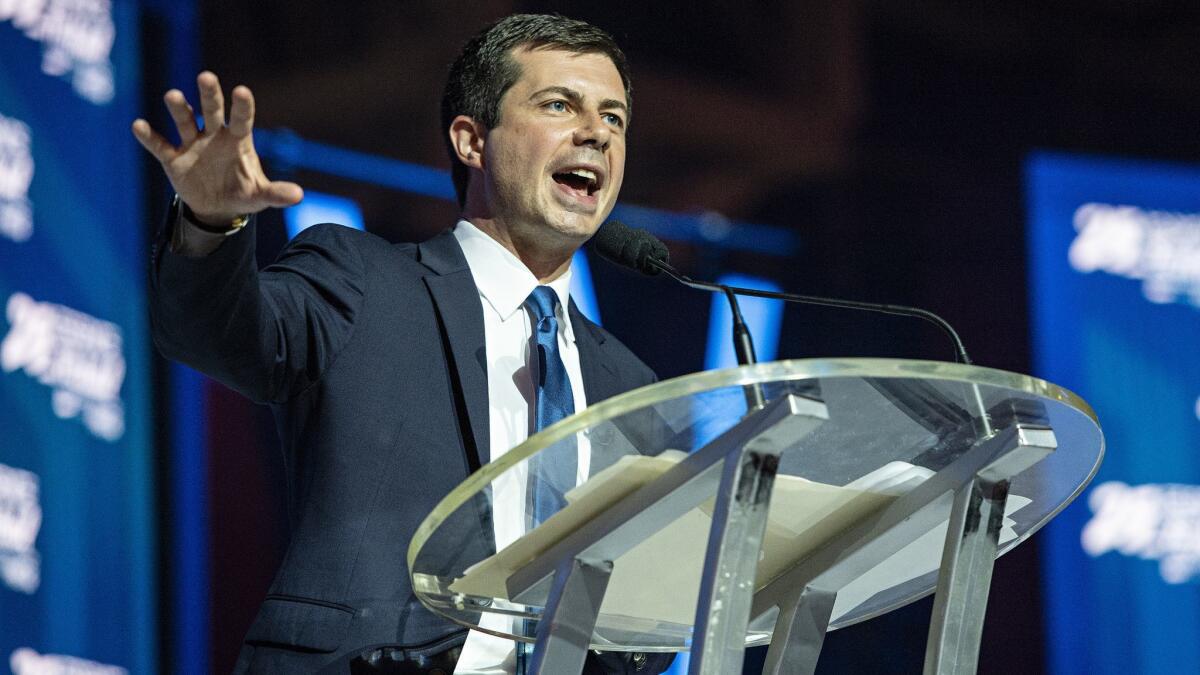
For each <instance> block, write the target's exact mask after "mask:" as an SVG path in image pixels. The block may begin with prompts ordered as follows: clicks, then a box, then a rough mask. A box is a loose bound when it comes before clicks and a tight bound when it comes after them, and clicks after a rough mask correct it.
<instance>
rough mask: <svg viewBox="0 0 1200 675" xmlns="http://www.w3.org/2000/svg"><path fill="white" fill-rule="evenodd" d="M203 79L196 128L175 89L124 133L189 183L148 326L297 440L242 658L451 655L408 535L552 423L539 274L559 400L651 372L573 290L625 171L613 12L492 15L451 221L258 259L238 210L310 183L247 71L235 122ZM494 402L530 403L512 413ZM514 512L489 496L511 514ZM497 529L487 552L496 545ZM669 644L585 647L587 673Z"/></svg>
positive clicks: (431, 663)
mask: <svg viewBox="0 0 1200 675" xmlns="http://www.w3.org/2000/svg"><path fill="white" fill-rule="evenodd" d="M197 84H198V86H199V89H200V104H201V109H202V113H203V116H204V120H205V125H204V130H203V131H201V130H200V129H199V128H198V125H197V124H196V121H195V118H194V114H193V111H192V109H191V108H190V106H188V104H187V102H186V100H185V98H184V95H183V94H182V93H181V92H179V91H178V90H171V91H169V92H167V94H166V96H165V97H164V100H165V102H166V104H167V108H168V110H169V111H170V113H171V116H172V118H173V120H174V122H175V125H176V128H177V129H178V131H179V135H180V138H181V144H180V145H179V146H174V145H172V144H171V143H169V142H168V141H166V140H165V139H164V138H163V137H162V136H160V135H159V134H157V133H155V132H154V131H153V130H151V128H150V127H149V125H148V124H147V123H146V122H145V121H144V120H137V121H135V122H134V124H133V133H134V135H135V137H136V138H137V139H138V141H139V142H141V143H142V145H143V146H144V147H145V148H146V149H147V150H148V151H149V152H150V153H152V154H153V155H154V156H155V157H156V158H157V159H158V160H159V161H160V162H161V163H162V165H163V168H164V170H165V172H166V174H167V176H168V178H169V179H170V181H171V184H172V185H173V186H174V188H175V190H176V193H177V195H178V197H177V199H176V201H175V204H174V205H173V207H172V212H171V213H170V214H169V216H168V219H167V227H166V228H165V229H164V233H163V235H162V236H161V237H160V240H159V243H158V245H157V246H156V249H155V255H154V269H153V272H152V275H153V278H152V282H151V293H152V302H151V305H152V314H153V317H152V318H153V330H154V337H155V342H156V344H157V345H158V347H159V349H160V350H161V351H162V353H163V354H164V355H166V356H168V357H170V358H174V359H178V360H180V361H183V362H186V363H188V364H190V365H192V366H194V367H196V368H198V369H199V370H201V371H203V372H205V373H207V374H209V375H211V376H212V377H214V378H216V379H217V380H219V381H221V382H223V383H225V384H227V385H228V386H230V387H232V388H234V389H236V390H238V391H240V392H242V393H243V394H245V395H246V396H248V397H249V398H251V399H253V400H255V401H259V402H262V403H265V404H268V405H270V406H271V407H272V409H273V411H274V413H275V416H276V420H277V424H278V428H279V433H280V437H281V438H282V441H283V445H284V450H285V457H286V465H287V466H286V470H287V483H288V495H287V496H288V507H289V513H290V516H291V521H292V525H293V526H292V537H291V541H290V544H289V548H288V551H287V554H286V556H285V558H284V561H283V564H282V567H281V569H280V570H279V572H278V574H277V576H276V578H275V580H274V583H273V584H272V586H271V589H270V592H269V595H268V596H267V599H266V601H265V602H264V603H263V605H262V608H261V610H260V612H259V614H258V617H257V618H256V620H255V621H254V623H253V625H252V626H251V628H250V631H249V633H248V634H247V636H246V644H245V647H244V648H243V651H242V655H241V658H240V660H239V664H238V670H239V671H248V672H312V671H316V670H320V669H324V668H331V669H336V670H338V671H339V672H346V671H347V669H348V667H349V669H353V670H354V671H355V672H360V670H361V672H397V673H409V672H438V671H437V670H436V669H437V668H440V669H442V671H443V672H450V671H451V670H453V669H454V667H455V662H456V661H458V659H459V653H460V650H461V646H462V645H463V640H464V634H463V631H462V629H461V628H459V627H456V626H455V625H453V624H451V623H449V622H448V621H445V620H444V619H441V618H439V617H437V616H435V615H434V614H433V613H431V612H429V611H428V610H426V609H425V608H424V607H422V606H421V605H420V604H419V602H418V601H417V600H416V599H415V598H414V596H413V593H412V589H411V587H410V582H409V575H408V570H407V567H406V565H405V552H406V550H407V547H408V543H409V541H410V539H411V538H412V535H413V532H414V530H415V529H416V527H417V526H418V524H419V523H420V522H421V521H422V520H423V519H424V517H425V516H426V515H427V514H428V513H429V511H430V510H431V509H432V508H433V507H434V505H436V504H437V502H438V501H439V500H440V499H441V498H442V497H444V496H445V495H446V493H448V492H449V491H450V490H451V489H452V488H453V487H454V486H456V485H457V484H458V483H460V482H461V481H462V480H463V479H464V478H465V477H466V476H467V475H468V474H469V473H470V472H471V471H472V470H474V469H476V468H478V467H479V466H480V465H481V463H486V462H488V461H491V460H492V459H494V458H495V457H497V456H498V455H499V454H502V453H503V452H504V451H505V450H507V447H511V445H512V444H515V443H517V442H520V441H521V440H523V438H524V436H525V435H526V434H527V433H529V432H530V431H534V430H536V428H537V426H538V425H539V424H540V423H541V419H542V411H541V409H537V410H536V411H535V410H534V408H535V407H536V406H535V403H536V402H535V401H534V400H532V392H533V391H535V389H536V387H535V386H534V385H533V384H532V383H530V382H529V381H528V378H529V377H530V375H529V372H530V368H529V367H528V365H529V364H528V363H526V362H527V361H528V360H529V357H530V354H531V353H533V352H531V351H530V344H531V341H530V340H531V338H530V331H531V330H536V329H535V328H532V327H531V326H532V325H536V321H534V318H531V315H527V314H526V311H528V312H530V313H532V312H533V311H534V310H533V309H532V307H533V305H532V304H530V303H531V301H532V299H533V297H534V295H536V293H534V292H533V291H537V292H538V293H544V295H543V296H539V297H544V298H547V299H548V300H547V302H549V307H550V308H551V309H550V312H551V318H554V317H557V319H558V322H557V323H556V324H551V325H557V326H559V329H556V332H557V335H556V339H557V344H558V345H560V346H561V350H562V354H561V361H562V363H563V372H565V374H566V375H567V376H568V379H569V382H564V384H565V386H567V387H569V388H568V389H567V390H566V391H568V393H567V394H565V396H566V397H567V398H568V401H567V402H566V403H567V404H568V408H570V407H572V406H573V408H574V409H580V408H581V406H582V405H586V404H587V403H589V402H592V403H594V402H597V401H599V400H602V399H604V398H607V397H610V396H613V395H615V394H618V393H621V392H624V391H628V390H630V389H634V388H636V387H639V386H642V385H645V384H648V383H650V382H652V381H653V379H654V376H653V373H652V372H651V371H650V369H649V368H647V367H646V366H645V365H644V364H643V363H641V361H639V360H638V359H637V358H636V357H635V356H634V355H633V354H632V353H630V352H629V351H628V350H627V349H626V348H625V347H624V346H623V345H621V344H620V343H619V342H618V341H617V340H616V339H615V338H614V337H612V336H611V335H609V334H608V333H606V332H605V331H604V330H603V329H601V328H600V327H598V326H596V325H595V324H593V323H591V322H589V321H587V320H586V319H584V318H583V317H582V316H581V315H580V314H579V312H578V310H577V309H576V308H575V307H574V305H573V304H572V303H571V302H570V300H569V299H568V298H567V295H566V290H565V287H566V283H565V280H566V279H567V278H568V277H569V274H570V261H571V257H572V255H573V254H574V252H575V251H576V250H577V249H578V248H579V246H581V245H582V244H583V243H584V242H585V241H586V240H587V239H588V238H589V237H591V235H592V234H593V233H594V232H595V231H596V229H597V227H599V225H600V223H601V222H603V221H604V219H605V218H606V217H607V216H608V213H609V212H610V211H611V209H612V206H613V204H614V203H615V201H616V199H617V194H618V192H619V190H620V187H621V181H622V178H623V172H624V161H625V133H626V128H627V125H628V122H629V114H630V106H631V98H630V85H629V75H628V71H627V69H626V65H625V60H624V56H623V54H622V53H621V51H620V49H619V48H618V47H617V46H616V44H615V43H613V41H612V39H611V38H610V37H609V36H608V35H607V34H605V33H604V32H603V31H600V30H599V29H596V28H594V27H592V26H590V25H588V24H585V23H582V22H578V21H573V20H570V19H565V18H563V17H554V16H528V15H524V16H513V17H508V18H507V19H504V20H502V21H500V22H498V23H496V24H494V25H493V26H491V27H489V28H488V29H486V30H485V31H483V32H482V33H480V34H479V35H478V36H476V37H475V38H473V39H472V40H471V41H470V42H468V44H467V45H466V46H465V47H464V49H463V52H462V54H461V55H460V57H459V59H458V61H456V63H455V64H454V66H453V67H452V69H451V73H450V77H449V79H448V83H447V87H446V92H445V96H444V100H443V118H444V122H445V130H446V134H447V147H448V150H449V152H450V156H451V162H452V165H453V167H454V171H453V175H454V179H455V186H456V190H457V192H458V196H459V203H460V206H461V207H462V213H461V219H460V221H459V223H458V224H457V226H456V227H455V228H454V229H453V230H452V231H448V232H445V233H443V234H441V235H438V236H436V237H434V238H433V239H432V240H430V241H427V242H425V243H423V244H419V245H415V246H414V245H392V244H388V243H386V242H384V241H383V240H381V239H379V238H377V237H374V236H372V235H369V234H364V233H361V232H357V231H354V230H350V229H348V228H342V227H339V226H335V225H325V226H318V227H315V228H311V229H310V230H307V231H306V232H304V233H302V234H301V235H300V236H298V237H297V238H296V239H295V240H294V241H293V242H292V243H291V244H290V245H289V246H288V247H287V248H286V249H285V250H284V251H283V253H282V254H281V256H280V258H279V259H278V260H277V261H276V262H275V263H274V264H272V265H270V266H268V267H267V268H265V269H263V270H261V271H260V270H258V269H257V268H256V265H255V263H254V260H255V256H254V234H253V232H242V230H250V229H252V228H253V217H252V216H253V214H254V213H257V212H258V211H261V210H262V209H265V208H267V207H271V206H276V207H282V206H288V205H291V204H295V203H296V202H298V201H299V200H300V199H301V197H302V192H301V189H300V187H299V186H298V185H295V184H293V183H286V182H272V181H270V180H269V179H268V178H267V177H266V175H265V174H264V172H263V170H262V168H261V166H260V164H259V160H258V157H257V154H256V153H255V151H254V145H253V142H252V136H251V129H252V126H253V119H254V99H253V96H252V94H251V92H250V90H249V89H247V88H246V87H241V86H239V87H236V88H234V89H233V91H232V105H231V108H230V114H229V119H228V124H226V118H225V111H224V108H225V102H224V98H223V92H222V90H221V86H220V84H219V83H218V81H217V78H216V76H215V75H213V74H212V73H208V72H205V73H201V74H200V76H199V77H198V78H197ZM526 295H528V296H529V298H530V300H525V297H526ZM522 309H524V310H525V311H522ZM552 339H553V338H552ZM536 358H537V357H536V356H535V357H534V359H535V360H536ZM554 358H556V359H557V358H558V356H555V357H554ZM514 364H515V365H514ZM522 378H525V380H524V381H523V380H522ZM580 379H582V384H580V382H579V380H580ZM514 383H515V384H514ZM514 387H515V388H514ZM537 391H539V392H540V389H537ZM572 392H573V393H572ZM538 395H539V396H540V394H538ZM535 412H536V414H535ZM535 418H536V420H535ZM498 419H499V420H501V421H503V422H512V420H517V423H515V424H511V425H509V426H512V427H514V428H515V431H514V429H511V428H505V429H501V428H499V426H500V425H498V424H496V422H495V421H496V420H498ZM522 421H524V422H525V423H526V424H525V427H524V428H520V427H521V422H522ZM501 446H504V447H501ZM519 515H520V514H513V513H500V512H499V509H497V513H496V514H495V516H496V522H497V526H496V527H497V529H496V534H497V535H498V536H499V533H500V532H501V529H502V528H501V525H502V524H503V521H504V520H505V519H506V518H514V517H518V516H519ZM487 539H488V538H487V537H480V542H479V543H478V545H479V546H480V547H481V549H483V550H480V551H475V552H473V554H471V555H474V559H481V558H483V557H485V556H486V555H487V554H488V553H489V552H490V551H491V549H490V547H491V546H492V545H493V542H491V541H487ZM493 649H494V645H493ZM467 650H468V652H472V650H473V654H472V655H471V656H470V658H464V659H463V663H464V664H465V663H467V662H470V664H471V665H469V666H468V665H461V664H460V669H459V670H460V672H489V673H490V672H512V663H513V659H511V658H505V657H504V655H501V656H500V657H498V660H496V659H497V657H495V652H494V651H493V652H491V654H492V656H489V655H488V654H489V652H488V649H487V647H484V648H478V647H474V648H473V647H472V646H471V643H470V642H468V645H467ZM489 658H492V659H494V660H495V662H494V663H493V662H489ZM669 662H670V658H669V656H667V657H663V656H654V655H651V656H650V657H649V658H647V657H646V656H645V655H636V656H632V655H624V654H607V655H596V654H589V657H588V663H587V664H586V666H585V672H588V673H593V672H596V673H599V672H641V673H655V672H660V671H661V670H663V669H665V667H666V665H668V664H669ZM347 664H353V665H350V666H348V665H347ZM372 668H374V669H375V670H370V669H372ZM363 669H365V670H363Z"/></svg>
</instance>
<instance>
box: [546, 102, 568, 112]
mask: <svg viewBox="0 0 1200 675" xmlns="http://www.w3.org/2000/svg"><path fill="white" fill-rule="evenodd" d="M545 108H546V109H547V110H549V111H551V112H566V111H567V102H566V101H550V102H548V103H546V104H545Z"/></svg>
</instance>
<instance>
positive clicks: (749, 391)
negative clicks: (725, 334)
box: [721, 286, 766, 413]
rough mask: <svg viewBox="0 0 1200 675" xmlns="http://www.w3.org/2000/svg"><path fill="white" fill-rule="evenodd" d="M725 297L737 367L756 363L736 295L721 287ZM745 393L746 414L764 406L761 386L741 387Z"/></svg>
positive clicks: (764, 400) (748, 330)
mask: <svg viewBox="0 0 1200 675" xmlns="http://www.w3.org/2000/svg"><path fill="white" fill-rule="evenodd" d="M721 288H722V289H723V290H724V291H725V297H726V298H728V299H729V310H730V312H731V313H732V314H733V351H734V353H736V354H737V361H738V364H739V365H743V366H749V365H753V364H755V363H758V358H757V357H756V356H755V354H754V339H753V338H751V337H750V329H749V328H747V327H746V322H745V320H743V319H742V309H741V307H739V306H738V301H737V295H734V293H733V291H732V290H730V289H729V288H728V287H725V286H722V287H721ZM743 389H744V390H745V392H746V412H748V413H750V412H754V411H755V410H759V409H761V408H762V407H763V406H765V405H766V399H765V398H764V397H763V392H762V386H761V385H760V384H758V383H757V382H756V383H754V384H749V385H746V386H745V387H743Z"/></svg>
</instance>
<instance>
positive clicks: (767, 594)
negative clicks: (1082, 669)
mask: <svg viewBox="0 0 1200 675" xmlns="http://www.w3.org/2000/svg"><path fill="white" fill-rule="evenodd" d="M1056 447H1057V440H1056V438H1055V436H1054V432H1053V430H1051V429H1050V428H1048V427H1046V426H1044V425H1041V424H1030V423H1026V422H1020V421H1013V422H1012V423H1011V424H1010V425H1009V426H1007V427H1005V428H1003V429H1001V430H1000V431H998V432H995V433H993V434H991V435H989V436H988V437H986V438H983V439H981V440H979V441H977V442H976V443H975V444H974V445H973V446H972V447H971V448H969V449H968V450H966V451H965V452H964V453H963V454H962V455H961V456H959V457H958V458H957V459H955V460H954V461H953V462H951V463H950V464H948V465H947V466H946V467H945V468H943V469H942V470H941V471H938V472H937V473H936V474H934V475H933V476H931V477H930V478H929V479H928V480H926V481H925V482H924V483H922V484H921V485H920V486H918V487H917V488H915V489H913V490H912V491H911V492H908V493H906V494H904V495H902V496H901V497H899V498H897V499H896V501H894V502H893V503H892V504H891V505H890V506H888V507H887V508H885V509H883V510H882V511H880V512H879V513H877V514H875V515H874V516H872V517H870V518H867V519H865V520H863V521H861V522H859V523H858V524H856V525H855V526H853V527H851V528H849V529H848V530H846V531H844V532H842V533H840V534H839V535H837V536H836V537H834V538H832V539H830V540H829V541H827V542H825V543H824V544H822V545H821V546H820V547H819V548H817V549H816V550H815V551H813V552H812V553H810V554H809V555H808V556H807V557H805V558H804V559H802V560H800V561H799V562H798V563H797V564H796V565H795V566H793V567H792V568H791V569H790V570H788V571H787V572H785V573H784V574H783V575H781V576H780V577H778V578H776V579H774V580H772V581H771V582H770V583H768V584H767V585H766V586H764V587H763V588H762V589H761V590H760V591H759V592H758V593H757V594H756V595H755V602H754V605H753V607H752V610H751V616H752V617H758V616H762V615H763V614H764V613H766V612H767V611H769V610H771V609H772V608H773V607H778V608H779V617H778V619H777V620H776V624H775V632H774V634H773V636H772V640H771V646H770V648H769V650H768V652H767V661H766V666H765V668H764V670H763V672H764V673H768V674H770V675H781V674H783V673H787V674H788V675H791V674H793V673H797V674H799V673H812V672H813V671H814V670H815V669H816V665H817V657H818V655H819V654H820V650H821V644H822V642H823V641H824V639H825V633H826V631H827V629H828V627H829V620H830V616H831V613H832V610H833V604H834V600H835V599H836V597H837V592H838V591H839V590H840V589H841V588H843V587H844V586H846V585H847V584H849V583H850V582H851V581H853V580H855V579H857V578H858V577H859V576H861V575H862V574H864V573H865V572H867V571H868V570H870V569H871V568H873V567H875V566H876V565H878V564H879V563H881V562H883V561H884V560H886V559H887V558H888V557H890V556H892V555H894V554H895V553H897V552H898V551H900V550H901V549H902V548H904V547H905V546H907V545H908V544H910V543H911V542H912V541H914V540H915V539H916V538H918V537H919V536H921V535H923V534H925V533H926V532H929V531H930V530H931V529H933V528H934V527H936V526H937V525H939V524H941V523H942V522H943V521H945V520H946V514H947V511H949V513H950V521H949V528H948V530H947V534H946V544H945V548H944V551H943V557H942V565H941V572H940V574H939V579H938V586H937V591H936V599H935V604H934V612H933V620H932V622H931V625H930V636H929V643H928V648H927V651H926V663H925V672H926V673H938V674H939V675H940V674H943V673H973V672H974V670H975V664H976V661H977V659H978V653H979V636H980V634H981V632H982V627H983V614H984V610H985V608H986V604H987V595H988V589H989V586H990V583H991V574H992V565H993V563H994V561H995V558H996V550H997V542H998V539H999V534H1000V527H1001V524H1002V522H1003V516H1004V506H1005V501H1006V499H1007V494H1008V483H1009V481H1010V480H1011V478H1012V477H1013V476H1016V475H1017V474H1019V473H1020V472H1022V471H1024V470H1025V469H1027V468H1029V467H1030V466H1032V465H1033V464H1036V463H1037V462H1039V461H1041V460H1042V459H1043V458H1045V457H1046V456H1047V455H1049V454H1050V453H1051V452H1053V451H1054V450H1055V448H1056ZM703 672H705V673H708V672H718V671H715V670H714V671H709V670H708V669H707V668H705V669H704V670H703Z"/></svg>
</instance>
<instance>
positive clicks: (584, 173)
mask: <svg viewBox="0 0 1200 675" xmlns="http://www.w3.org/2000/svg"><path fill="white" fill-rule="evenodd" d="M571 174H572V175H575V176H579V177H580V178H583V179H584V180H586V181H588V182H589V183H591V184H592V185H595V184H596V172H594V171H589V170H588V169H571Z"/></svg>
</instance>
